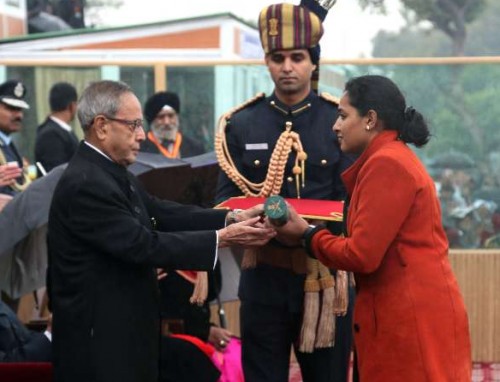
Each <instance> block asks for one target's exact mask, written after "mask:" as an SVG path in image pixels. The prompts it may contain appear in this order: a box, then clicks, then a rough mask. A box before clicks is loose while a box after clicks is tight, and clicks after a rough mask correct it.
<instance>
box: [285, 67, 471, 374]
mask: <svg viewBox="0 0 500 382" xmlns="http://www.w3.org/2000/svg"><path fill="white" fill-rule="evenodd" d="M334 130H335V131H336V133H337V136H338V140H339V142H340V148H341V149H342V151H344V152H347V153H353V154H358V155H359V158H358V159H357V161H356V162H355V163H354V164H353V165H352V166H351V167H350V168H349V169H348V170H347V171H345V172H344V173H343V174H342V177H343V181H344V183H345V185H346V188H347V191H348V194H349V197H350V206H349V212H348V215H347V225H346V228H347V237H339V236H335V235H333V234H331V233H330V232H329V231H328V230H326V229H322V227H321V226H317V227H312V226H308V224H307V222H306V221H305V220H303V219H301V218H300V217H299V216H298V215H297V214H296V213H295V211H293V210H292V211H291V214H290V220H289V222H288V223H287V224H286V225H285V226H283V227H282V228H277V230H278V231H279V235H280V239H281V240H282V241H285V242H288V243H292V242H297V241H298V240H299V239H302V243H303V245H305V246H306V249H307V250H308V253H309V254H310V255H311V256H313V257H316V258H318V259H319V260H320V261H321V262H323V263H324V264H325V265H327V266H328V267H329V268H337V269H344V270H347V271H351V272H354V275H355V279H356V286H357V292H358V294H357V297H356V305H355V308H354V325H353V328H354V339H355V346H356V353H357V359H358V371H359V377H360V381H361V382H392V381H394V382H396V381H397V382H401V381H405V382H423V381H426V382H427V381H428V382H470V380H471V353H470V339H469V330H468V321H467V313H466V311H465V306H464V302H463V299H462V296H461V294H460V291H459V288H458V285H457V282H456V280H455V277H454V275H453V272H452V269H451V266H450V262H449V260H448V242H447V239H446V235H445V232H444V230H443V227H442V224H441V213H440V206H439V201H438V198H437V196H436V191H435V187H434V183H433V181H432V179H431V177H430V176H429V175H428V174H427V172H426V170H425V168H424V166H423V165H422V163H421V162H420V161H419V159H418V158H417V156H416V155H415V154H414V153H413V151H412V150H411V149H410V148H409V147H408V146H407V143H412V144H414V145H415V146H417V147H420V146H423V145H425V144H426V143H427V141H428V140H429V136H430V134H429V131H428V128H427V125H426V123H425V121H424V119H423V117H422V115H421V114H420V113H419V112H417V111H416V110H415V109H413V108H407V107H406V101H405V99H404V97H403V95H402V94H401V92H400V90H399V89H398V87H397V86H396V85H395V84H394V83H393V82H392V81H391V80H389V79H388V78H385V77H381V76H363V77H358V78H354V79H352V80H350V81H349V82H348V83H347V84H346V87H345V93H344V95H343V97H342V99H341V101H340V106H339V118H338V120H337V122H336V123H335V126H334Z"/></svg>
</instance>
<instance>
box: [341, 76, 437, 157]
mask: <svg viewBox="0 0 500 382" xmlns="http://www.w3.org/2000/svg"><path fill="white" fill-rule="evenodd" d="M345 91H346V93H347V95H348V96H349V103H350V104H351V106H353V107H354V108H355V109H356V110H357V111H358V113H359V115H361V116H365V115H366V114H367V113H368V111H369V110H374V111H375V112H376V113H377V116H378V118H379V119H380V120H382V121H383V122H384V125H385V129H387V130H396V131H397V132H398V135H399V139H401V140H402V141H403V142H406V143H412V144H414V145H415V146H417V147H421V146H424V145H425V144H426V143H427V142H428V141H429V138H430V132H429V128H428V127H427V123H426V122H425V120H424V117H423V116H422V114H420V113H419V112H418V111H417V110H415V109H414V108H413V107H406V100H405V97H404V96H403V94H402V93H401V91H400V90H399V88H398V87H397V85H396V84H395V83H394V82H392V81H391V80H390V79H389V78H387V77H384V76H376V75H367V76H360V77H355V78H352V79H350V80H349V81H348V82H347V84H346V85H345Z"/></svg>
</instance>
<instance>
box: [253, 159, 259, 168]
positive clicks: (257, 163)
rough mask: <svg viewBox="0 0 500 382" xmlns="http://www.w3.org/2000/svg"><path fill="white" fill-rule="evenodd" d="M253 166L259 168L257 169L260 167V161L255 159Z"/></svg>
mask: <svg viewBox="0 0 500 382" xmlns="http://www.w3.org/2000/svg"><path fill="white" fill-rule="evenodd" d="M253 164H254V165H255V166H257V167H258V166H260V160H258V159H255V160H254V161H253Z"/></svg>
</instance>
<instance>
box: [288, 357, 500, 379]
mask: <svg viewBox="0 0 500 382" xmlns="http://www.w3.org/2000/svg"><path fill="white" fill-rule="evenodd" d="M289 381H290V382H302V376H301V375H300V369H299V365H298V364H297V363H296V362H292V363H291V364H290V380H289ZM471 381H472V382H500V363H474V365H473V367H472V378H471Z"/></svg>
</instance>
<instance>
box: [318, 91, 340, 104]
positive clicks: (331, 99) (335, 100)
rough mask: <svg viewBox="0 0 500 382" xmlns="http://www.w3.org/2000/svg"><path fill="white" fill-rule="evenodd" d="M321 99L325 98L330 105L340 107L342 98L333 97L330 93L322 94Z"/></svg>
mask: <svg viewBox="0 0 500 382" xmlns="http://www.w3.org/2000/svg"><path fill="white" fill-rule="evenodd" d="M320 97H321V98H323V99H324V100H326V101H328V102H330V103H333V104H334V105H335V106H339V103H340V98H338V97H335V96H334V95H331V94H330V93H327V92H322V93H321V94H320Z"/></svg>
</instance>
